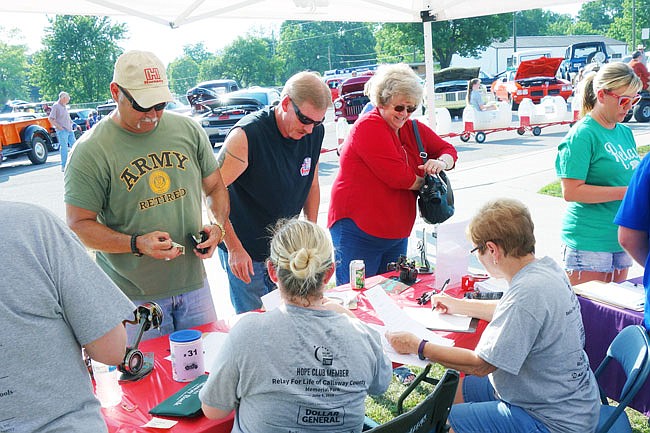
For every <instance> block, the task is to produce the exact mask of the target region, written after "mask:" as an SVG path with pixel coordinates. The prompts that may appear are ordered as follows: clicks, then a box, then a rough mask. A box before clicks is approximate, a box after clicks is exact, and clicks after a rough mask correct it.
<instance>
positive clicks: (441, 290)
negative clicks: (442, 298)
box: [431, 278, 450, 310]
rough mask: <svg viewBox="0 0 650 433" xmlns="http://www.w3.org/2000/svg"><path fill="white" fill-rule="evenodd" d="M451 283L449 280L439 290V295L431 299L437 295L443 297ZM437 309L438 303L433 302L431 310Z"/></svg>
mask: <svg viewBox="0 0 650 433" xmlns="http://www.w3.org/2000/svg"><path fill="white" fill-rule="evenodd" d="M449 281H450V279H449V278H447V280H446V281H445V282H444V283H443V285H442V287H441V288H440V290H438V292H437V293H433V294H432V296H431V297H433V295H436V294H438V295H442V294H444V293H445V289H446V288H447V286H448V285H449ZM436 307H437V305H436V302H433V301H432V302H431V310H435V309H436Z"/></svg>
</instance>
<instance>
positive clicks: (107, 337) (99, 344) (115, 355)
mask: <svg viewBox="0 0 650 433" xmlns="http://www.w3.org/2000/svg"><path fill="white" fill-rule="evenodd" d="M84 349H86V353H87V354H88V356H90V358H91V359H94V360H96V361H99V362H101V363H103V364H107V365H119V364H121V363H122V361H124V355H125V353H126V329H125V328H124V325H123V324H122V323H120V324H119V325H117V326H116V327H115V328H113V329H111V330H110V331H108V332H107V333H106V334H104V335H102V336H101V337H99V338H98V339H97V340H94V341H91V342H90V343H88V344H86V345H84Z"/></svg>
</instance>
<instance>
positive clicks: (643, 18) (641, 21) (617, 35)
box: [607, 0, 650, 50]
mask: <svg viewBox="0 0 650 433" xmlns="http://www.w3.org/2000/svg"><path fill="white" fill-rule="evenodd" d="M635 3H636V38H635V40H636V43H637V44H638V43H640V42H641V29H642V28H644V27H650V14H649V13H648V12H649V11H650V0H635ZM607 36H609V37H610V38H614V39H618V40H620V41H625V42H627V44H628V46H629V47H630V49H631V50H636V46H632V43H633V42H632V0H623V2H622V11H621V13H619V14H617V15H616V16H615V17H614V20H613V22H612V24H611V25H610V26H609V29H608V30H607ZM646 43H647V41H646Z"/></svg>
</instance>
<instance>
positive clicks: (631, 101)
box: [605, 89, 641, 108]
mask: <svg viewBox="0 0 650 433" xmlns="http://www.w3.org/2000/svg"><path fill="white" fill-rule="evenodd" d="M605 94H607V95H609V96H613V97H615V98H618V106H619V107H621V108H624V107H627V106H628V105H629V106H630V108H632V107H634V106H635V105H636V104H638V103H639V101H640V100H641V95H639V94H636V95H634V96H621V95H617V94H616V93H614V92H612V91H611V90H607V89H605Z"/></svg>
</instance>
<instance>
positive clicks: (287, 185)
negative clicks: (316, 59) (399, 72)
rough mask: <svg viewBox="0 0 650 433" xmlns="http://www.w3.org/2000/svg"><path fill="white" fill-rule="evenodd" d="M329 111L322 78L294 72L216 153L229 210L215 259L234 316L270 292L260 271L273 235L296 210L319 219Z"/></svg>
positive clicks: (263, 270)
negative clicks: (271, 103) (272, 100)
mask: <svg viewBox="0 0 650 433" xmlns="http://www.w3.org/2000/svg"><path fill="white" fill-rule="evenodd" d="M330 104H331V93H330V90H329V88H328V87H327V85H326V84H325V83H324V82H323V80H322V79H321V77H319V76H318V75H317V74H314V73H311V72H299V73H298V74H296V75H294V76H292V77H291V78H289V80H288V81H287V83H286V84H285V86H284V89H283V91H282V95H281V99H280V103H279V104H278V105H277V106H275V107H271V108H266V109H263V110H260V111H258V112H256V113H252V114H249V115H248V116H246V117H244V118H243V119H241V120H240V121H239V122H238V123H237V124H236V125H235V126H234V127H233V129H232V130H231V131H230V133H229V134H228V136H227V137H226V141H225V142H224V144H223V147H222V148H221V152H220V153H219V156H218V161H219V166H220V168H221V174H222V176H223V179H224V182H225V183H226V185H228V190H229V192H230V206H231V209H230V221H229V222H228V223H227V224H226V236H225V238H224V242H222V243H221V244H220V245H219V258H220V260H221V264H222V266H223V267H224V269H225V270H226V272H227V274H228V281H229V284H230V298H231V301H232V303H233V306H234V307H235V311H236V312H237V313H238V314H239V313H243V312H246V311H250V310H255V309H258V308H260V307H261V306H262V300H261V297H262V296H263V295H265V294H266V293H268V292H270V291H271V290H273V289H275V285H274V284H273V282H272V281H271V280H270V279H269V277H268V273H267V271H266V264H265V261H266V259H267V258H268V256H269V242H270V239H271V232H270V228H272V227H273V226H274V225H275V224H276V222H277V221H278V220H279V219H281V218H292V217H296V216H299V215H300V212H301V210H302V211H303V213H304V216H305V218H307V219H308V220H310V221H312V222H314V223H315V222H316V219H317V218H318V207H319V205H320V186H319V183H318V158H319V156H320V149H321V145H322V143H323V136H324V134H325V129H324V127H323V125H322V123H323V120H324V119H325V113H326V112H327V108H328V107H329V105H330Z"/></svg>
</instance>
